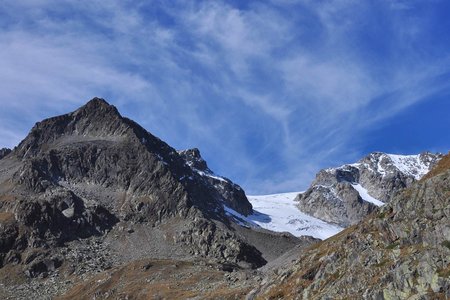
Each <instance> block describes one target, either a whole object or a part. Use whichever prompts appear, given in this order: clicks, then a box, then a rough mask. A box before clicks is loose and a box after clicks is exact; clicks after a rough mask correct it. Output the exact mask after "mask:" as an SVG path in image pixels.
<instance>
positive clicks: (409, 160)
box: [296, 152, 442, 227]
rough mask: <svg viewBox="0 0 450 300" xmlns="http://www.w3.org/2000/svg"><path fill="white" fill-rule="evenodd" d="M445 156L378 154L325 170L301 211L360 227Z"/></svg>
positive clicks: (304, 196) (306, 195)
mask: <svg viewBox="0 0 450 300" xmlns="http://www.w3.org/2000/svg"><path fill="white" fill-rule="evenodd" d="M441 157H442V155H441V154H433V153H430V152H424V153H421V154H419V155H393V154H385V153H381V152H374V153H371V154H369V155H368V156H366V157H364V158H363V159H361V160H360V161H358V162H357V163H354V164H347V165H343V166H341V167H338V168H329V169H324V170H321V171H320V172H319V173H318V174H317V175H316V178H315V180H314V181H313V183H312V184H311V187H310V188H309V189H308V190H306V191H305V192H304V193H302V194H300V195H299V196H298V197H297V199H296V201H297V202H298V207H299V209H300V210H301V211H302V212H304V213H306V214H309V215H311V216H314V217H316V218H319V219H321V220H324V221H326V222H330V223H334V224H338V225H340V226H342V227H348V226H350V225H353V224H356V223H357V222H359V221H360V220H362V219H363V218H364V217H365V216H367V215H368V214H370V213H371V212H372V211H374V210H375V209H376V207H377V206H381V205H383V204H384V203H389V202H390V201H391V199H393V198H394V197H395V196H396V195H397V194H398V193H399V192H400V191H402V190H403V189H404V188H406V187H409V186H410V185H411V184H412V183H413V182H416V181H417V180H419V179H420V178H422V176H424V175H425V174H426V173H427V172H428V171H429V170H430V169H431V168H433V166H434V165H435V164H436V163H437V162H438V161H439V159H440V158H441Z"/></svg>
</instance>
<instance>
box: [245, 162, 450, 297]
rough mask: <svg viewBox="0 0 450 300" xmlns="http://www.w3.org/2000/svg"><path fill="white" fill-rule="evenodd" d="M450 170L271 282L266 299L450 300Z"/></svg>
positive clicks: (262, 293) (413, 187)
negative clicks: (449, 299) (448, 299)
mask: <svg viewBox="0 0 450 300" xmlns="http://www.w3.org/2000/svg"><path fill="white" fill-rule="evenodd" d="M449 188H450V170H448V168H447V171H445V172H442V173H440V174H438V175H436V176H434V177H432V178H430V179H427V180H425V181H421V182H416V183H414V184H412V185H411V186H410V187H409V188H407V189H405V190H403V191H402V192H400V193H398V194H397V195H396V196H394V198H392V199H391V201H390V203H389V204H387V205H386V206H383V207H382V208H381V209H380V211H378V212H377V213H375V214H373V215H371V216H370V217H368V218H367V219H365V220H363V221H362V222H361V223H359V224H358V225H356V226H352V227H350V228H348V229H346V230H344V231H343V232H342V233H340V234H338V235H337V236H336V237H334V238H331V239H328V240H326V241H323V242H321V243H320V244H319V245H317V246H316V247H312V248H311V249H309V250H308V251H307V252H305V253H304V254H302V255H300V257H299V258H298V259H297V261H296V262H295V263H294V264H293V266H292V267H291V268H288V269H285V270H280V274H279V275H278V276H274V277H272V278H268V279H266V280H265V281H264V282H265V283H264V284H263V286H262V287H261V288H260V289H259V291H254V293H253V295H255V294H257V295H258V296H259V297H260V298H268V297H274V298H276V297H278V298H283V299H347V298H348V299H447V298H450V222H449V220H450V193H449V191H450V190H449Z"/></svg>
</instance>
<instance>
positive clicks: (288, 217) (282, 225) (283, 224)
mask: <svg viewBox="0 0 450 300" xmlns="http://www.w3.org/2000/svg"><path fill="white" fill-rule="evenodd" d="M299 193H301V192H294V193H284V194H273V195H262V196H247V198H248V200H249V201H250V203H251V204H252V205H253V210H254V213H253V214H251V215H249V216H248V217H245V216H243V215H241V214H239V213H237V212H236V211H234V210H232V209H230V208H229V207H227V206H224V208H225V211H226V213H227V214H228V215H229V216H232V217H233V218H234V219H235V220H236V221H237V222H238V224H240V225H242V226H249V227H261V228H264V229H268V230H272V231H276V232H290V233H292V234H293V235H295V236H305V235H309V236H313V237H315V238H319V239H326V238H329V237H330V236H333V235H335V234H337V233H339V232H340V231H341V230H343V229H344V228H342V227H339V226H337V225H334V224H329V223H327V222H324V221H322V220H319V219H317V218H314V217H312V216H309V215H307V214H305V213H302V212H301V211H300V210H299V209H298V208H297V206H296V202H295V201H294V199H295V197H296V196H297V195H298V194H299Z"/></svg>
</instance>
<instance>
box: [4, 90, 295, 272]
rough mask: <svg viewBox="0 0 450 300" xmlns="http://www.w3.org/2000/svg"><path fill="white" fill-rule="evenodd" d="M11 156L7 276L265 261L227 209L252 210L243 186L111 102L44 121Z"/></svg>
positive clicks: (6, 187)
mask: <svg viewBox="0 0 450 300" xmlns="http://www.w3.org/2000/svg"><path fill="white" fill-rule="evenodd" d="M9 152H10V151H8V150H4V151H3V150H2V156H0V158H1V160H0V226H1V227H2V231H1V233H0V267H3V268H2V269H0V279H1V276H2V274H1V273H2V272H6V270H9V269H10V268H12V269H14V270H15V271H14V272H16V273H18V274H22V275H21V276H24V274H25V275H26V277H37V276H41V277H43V276H44V277H45V276H47V275H49V274H52V272H54V270H57V269H58V270H70V271H69V273H74V274H82V273H83V272H89V270H90V271H92V270H102V269H105V268H108V267H111V266H114V265H117V264H119V263H126V262H127V261H132V260H136V259H142V258H154V259H174V258H176V259H192V258H202V259H210V260H212V261H214V262H216V263H220V264H228V265H231V266H232V267H230V268H249V267H253V268H254V267H258V266H261V265H263V264H265V262H266V261H265V259H264V258H263V254H262V253H261V252H260V251H259V250H258V249H257V248H255V247H254V246H253V245H252V244H250V243H248V242H246V240H247V237H243V236H241V235H240V233H239V232H238V231H236V230H235V229H234V227H233V226H234V225H233V224H231V223H230V221H229V219H228V217H227V215H226V214H225V211H224V205H225V206H228V207H232V208H233V209H234V210H236V211H238V212H240V213H241V214H243V215H248V214H249V213H251V212H252V207H251V204H250V203H249V202H248V200H247V198H246V196H245V193H244V192H243V190H242V189H241V188H240V187H239V186H238V185H236V184H234V183H232V182H231V181H230V180H228V179H225V178H222V177H219V176H216V175H214V173H213V172H212V171H211V170H209V169H208V167H207V165H206V162H204V160H203V159H201V157H200V153H199V151H198V150H187V151H184V152H180V153H178V152H177V151H176V150H174V149H173V148H171V147H170V146H169V145H167V144H166V143H164V142H163V141H161V140H160V139H158V138H157V137H155V136H153V135H152V134H150V133H149V132H147V131H146V130H145V129H143V128H142V127H140V126H139V125H138V124H136V123H135V122H133V121H131V120H129V119H127V118H124V117H122V116H121V115H120V114H119V112H118V111H117V109H116V108H115V107H114V106H112V105H109V104H108V103H107V102H106V101H104V100H103V99H99V98H94V99H92V100H91V101H89V102H88V103H87V104H86V105H84V106H83V107H81V108H79V109H78V110H76V111H74V112H72V113H69V114H66V115H62V116H58V117H54V118H50V119H46V120H44V121H42V122H39V123H37V124H36V125H35V126H34V127H33V129H32V130H31V132H30V133H29V135H28V136H27V137H26V138H25V139H24V140H23V141H22V142H21V143H20V144H19V145H18V146H17V147H16V148H15V149H14V150H13V151H12V152H11V153H9ZM3 156H4V157H3ZM276 238H277V239H280V237H276ZM80 239H86V240H80ZM266 239H267V240H269V241H270V239H271V235H270V234H267V237H266ZM94 240H95V244H94V245H92V244H91V242H92V241H94ZM288 240H289V242H288V243H287V244H286V245H288V246H289V245H290V246H294V245H295V244H296V243H298V241H291V240H292V238H290V239H288ZM88 241H90V242H88ZM69 244H70V245H71V247H70V248H71V249H72V250H73V251H75V253H72V254H70V255H69V254H68V251H67V247H68V245H69ZM83 247H84V248H83ZM92 247H94V248H92ZM95 247H98V248H99V249H102V250H101V251H97V250H98V249H97V250H95V249H96V248H95ZM80 249H84V250H80ZM94 250H95V251H94ZM91 252H92V253H91ZM83 253H84V254H83ZM86 253H88V254H86ZM89 253H90V254H89ZM105 255H106V256H105ZM76 257H78V258H76ZM83 257H90V259H97V260H98V261H102V262H103V263H99V264H97V265H92V266H90V267H89V266H86V265H84V264H83V263H79V261H83ZM93 257H94V258H93ZM89 268H90V269H89Z"/></svg>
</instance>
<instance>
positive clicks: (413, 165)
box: [386, 154, 430, 180]
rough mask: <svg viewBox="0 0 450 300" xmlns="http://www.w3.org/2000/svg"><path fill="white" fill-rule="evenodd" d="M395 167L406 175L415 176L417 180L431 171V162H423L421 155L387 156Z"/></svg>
mask: <svg viewBox="0 0 450 300" xmlns="http://www.w3.org/2000/svg"><path fill="white" fill-rule="evenodd" d="M386 155H387V156H388V157H389V158H390V159H391V161H392V162H393V164H394V166H395V167H396V168H397V169H398V170H400V171H401V172H403V173H404V174H406V175H409V176H413V177H414V178H415V179H416V180H419V179H420V178H422V177H423V176H424V175H425V174H427V173H428V172H429V171H430V162H429V161H425V160H423V157H422V155H421V154H417V155H396V154H386Z"/></svg>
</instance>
